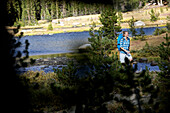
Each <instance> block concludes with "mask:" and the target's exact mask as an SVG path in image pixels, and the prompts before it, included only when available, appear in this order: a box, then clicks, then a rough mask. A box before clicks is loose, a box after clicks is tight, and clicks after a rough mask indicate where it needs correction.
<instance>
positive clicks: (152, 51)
mask: <svg viewBox="0 0 170 113" xmlns="http://www.w3.org/2000/svg"><path fill="white" fill-rule="evenodd" d="M135 53H136V54H137V56H139V57H150V56H159V48H158V47H155V46H150V45H149V44H148V43H147V42H146V44H145V46H144V47H143V48H142V49H141V50H138V51H135Z"/></svg>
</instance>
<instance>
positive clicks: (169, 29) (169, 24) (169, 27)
mask: <svg viewBox="0 0 170 113" xmlns="http://www.w3.org/2000/svg"><path fill="white" fill-rule="evenodd" d="M166 27H167V29H168V32H169V31H170V23H166Z"/></svg>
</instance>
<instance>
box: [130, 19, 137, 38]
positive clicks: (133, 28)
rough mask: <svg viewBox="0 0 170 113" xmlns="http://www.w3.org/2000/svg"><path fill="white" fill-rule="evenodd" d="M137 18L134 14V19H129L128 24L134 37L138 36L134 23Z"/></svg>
mask: <svg viewBox="0 0 170 113" xmlns="http://www.w3.org/2000/svg"><path fill="white" fill-rule="evenodd" d="M134 22H135V19H134V17H133V16H132V19H130V20H129V22H128V24H129V27H130V32H131V33H132V37H133V36H136V33H137V31H136V30H135V25H134Z"/></svg>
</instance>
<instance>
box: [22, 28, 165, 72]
mask: <svg viewBox="0 0 170 113" xmlns="http://www.w3.org/2000/svg"><path fill="white" fill-rule="evenodd" d="M159 28H160V27H159ZM162 28H164V27H162ZM155 29H156V27H150V28H143V31H144V32H145V35H152V34H153V32H154V31H155ZM122 30H123V31H125V30H126V31H128V30H129V29H122ZM136 30H137V32H138V33H139V32H140V28H137V29H136ZM129 36H131V33H129ZM88 38H90V35H89V32H87V31H84V32H70V33H58V34H52V35H34V36H24V37H22V38H21V40H20V41H21V43H22V46H21V47H20V48H19V50H20V51H22V50H24V47H25V45H24V42H25V40H28V41H29V43H30V46H29V49H28V51H29V55H30V56H32V55H45V54H58V53H69V52H77V51H78V47H79V46H81V45H83V44H87V43H89V42H88ZM137 65H138V71H140V70H143V69H145V67H146V66H147V67H148V68H149V70H150V71H160V70H159V67H158V66H150V63H138V64H137ZM53 68H58V66H55V67H53V66H45V68H44V66H32V67H27V68H25V71H28V70H34V71H35V70H37V71H40V70H44V71H45V72H52V71H53Z"/></svg>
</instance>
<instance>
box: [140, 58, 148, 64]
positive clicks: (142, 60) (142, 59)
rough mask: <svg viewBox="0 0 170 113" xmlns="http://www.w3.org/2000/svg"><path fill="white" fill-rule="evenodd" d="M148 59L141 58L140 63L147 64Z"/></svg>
mask: <svg viewBox="0 0 170 113" xmlns="http://www.w3.org/2000/svg"><path fill="white" fill-rule="evenodd" d="M147 61H148V59H147V58H140V59H139V62H140V63H147Z"/></svg>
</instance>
